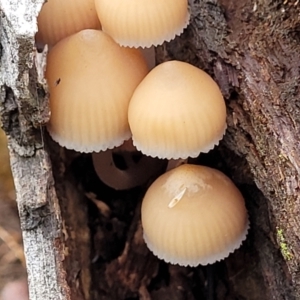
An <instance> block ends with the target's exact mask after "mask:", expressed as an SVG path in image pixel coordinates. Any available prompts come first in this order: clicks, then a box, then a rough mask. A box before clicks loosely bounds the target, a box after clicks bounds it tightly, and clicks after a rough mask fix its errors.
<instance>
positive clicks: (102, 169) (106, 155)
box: [92, 140, 167, 190]
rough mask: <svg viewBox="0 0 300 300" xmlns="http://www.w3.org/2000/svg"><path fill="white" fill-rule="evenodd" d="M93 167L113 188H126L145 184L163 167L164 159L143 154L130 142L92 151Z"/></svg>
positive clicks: (161, 170)
mask: <svg viewBox="0 0 300 300" xmlns="http://www.w3.org/2000/svg"><path fill="white" fill-rule="evenodd" d="M92 158H93V164H94V169H95V171H96V173H97V175H98V177H99V178H100V180H101V181H102V182H103V183H105V184H106V185H108V186H110V187H112V188H114V189H115V190H128V189H131V188H134V187H137V186H140V185H143V184H145V183H146V182H147V181H148V180H149V179H150V178H154V177H157V176H158V175H159V174H161V173H162V172H163V170H164V169H165V167H166V165H167V162H166V160H162V159H158V158H153V157H150V156H146V155H143V154H142V153H141V152H139V151H137V150H136V149H135V148H134V147H133V145H132V143H130V140H129V142H125V143H124V144H123V145H121V146H120V147H117V148H114V149H109V150H106V151H101V152H99V153H93V154H92Z"/></svg>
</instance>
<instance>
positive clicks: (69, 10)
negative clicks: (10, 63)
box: [36, 0, 101, 48]
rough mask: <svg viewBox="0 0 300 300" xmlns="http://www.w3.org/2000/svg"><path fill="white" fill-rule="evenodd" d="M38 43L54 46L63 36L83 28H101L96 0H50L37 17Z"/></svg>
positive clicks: (39, 45) (41, 46) (40, 46)
mask: <svg viewBox="0 0 300 300" xmlns="http://www.w3.org/2000/svg"><path fill="white" fill-rule="evenodd" d="M37 22H38V32H37V34H36V43H37V45H38V47H39V48H43V46H44V45H45V44H48V45H49V46H50V47H51V46H54V45H55V44H56V43H57V42H58V41H60V40H62V39H63V38H65V37H67V36H69V35H71V34H73V33H76V32H78V31H80V30H83V29H101V24H100V22H99V18H98V16H97V13H96V9H95V3H94V0H84V1H82V0H64V1H62V0H48V1H46V2H45V3H44V5H43V6H42V9H41V11H40V13H39V15H38V18H37Z"/></svg>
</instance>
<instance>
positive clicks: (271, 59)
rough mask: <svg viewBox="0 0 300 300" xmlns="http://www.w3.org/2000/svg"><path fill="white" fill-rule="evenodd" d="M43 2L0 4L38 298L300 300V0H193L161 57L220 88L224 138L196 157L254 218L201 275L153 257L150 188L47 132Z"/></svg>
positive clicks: (4, 104) (3, 66)
mask: <svg viewBox="0 0 300 300" xmlns="http://www.w3.org/2000/svg"><path fill="white" fill-rule="evenodd" d="M42 2H43V0H39V1H34V2H33V1H30V0H22V1H17V0H0V8H1V48H0V59H1V60H0V74H1V75H0V76H1V77H0V86H1V106H0V107H1V117H2V123H3V128H4V130H5V131H6V134H7V135H8V139H9V149H10V157H11V166H12V171H13V176H14V180H15V186H16V192H17V202H18V208H19V214H20V219H21V227H22V231H23V238H24V248H25V255H26V260H27V269H28V276H29V290H30V299H34V300H42V299H43V300H45V299H49V300H50V299H53V300H54V299H55V300H57V299H61V300H65V299H72V300H73V299H75V300H76V299H78V300H94V299H95V300H96V299H97V300H101V299H103V300H104V299H105V300H106V299H107V300H114V299H116V300H120V299H153V300H155V299H172V300H177V299H178V300H179V299H188V300H189V299H209V300H211V299H220V300H221V299H222V300H224V299H226V300H227V299H228V300H231V299H232V300H233V299H249V300H258V299H259V300H261V299H262V297H263V299H278V300H281V299H282V300H283V299H287V300H293V299H300V280H299V274H300V273H299V271H300V270H299V263H300V243H299V237H300V228H299V225H300V214H299V207H300V206H299V202H300V198H299V173H300V157H299V151H298V149H299V146H300V145H299V139H298V136H299V121H300V112H299V101H297V100H298V99H299V96H300V90H299V82H300V59H299V53H300V4H298V1H296V0H293V1H291V0H285V1H283V0H257V1H256V2H253V1H251V0H243V1H235V0H219V1H217V0H210V1H209V0H201V1H199V0H191V1H190V11H191V23H190V25H189V27H188V28H187V30H185V32H184V34H183V35H181V36H180V37H178V38H176V39H175V40H174V41H172V42H170V43H166V44H164V45H163V46H161V47H158V48H157V49H156V59H157V62H158V63H160V62H162V61H165V60H169V59H178V60H182V61H186V62H189V63H192V64H193V65H195V66H198V67H200V68H202V69H204V70H206V71H207V72H208V73H209V74H211V75H212V76H213V77H214V78H215V79H216V81H217V82H218V84H219V86H220V88H221V90H222V92H223V95H224V97H225V98H226V104H227V122H228V130H227V133H226V136H225V138H224V140H223V141H222V142H221V144H220V146H219V147H217V148H216V149H215V150H214V151H212V152H211V153H209V154H207V155H200V157H199V158H197V159H195V160H191V161H192V162H195V163H202V164H206V165H210V166H213V167H217V168H218V169H221V170H223V171H224V172H225V173H227V174H228V175H229V176H230V177H231V178H232V179H233V180H234V181H235V183H236V184H237V185H238V186H239V187H240V189H241V191H242V192H243V194H244V196H245V199H246V203H247V207H248V210H249V218H250V222H251V230H250V232H249V235H248V239H247V240H246V242H245V243H244V244H243V246H242V247H241V248H240V249H239V250H238V251H236V252H235V253H233V254H232V255H230V256H229V258H228V259H226V260H224V261H222V262H219V263H217V264H214V265H213V266H209V267H201V266H200V267H197V268H183V267H179V266H172V265H168V264H165V263H164V262H160V261H159V260H158V259H157V258H155V257H154V256H153V255H152V254H151V253H150V252H149V251H148V250H147V248H146V246H145V244H144V242H143V239H142V229H141V225H140V209H139V208H140V201H141V199H142V197H143V194H144V193H145V190H146V188H147V185H145V186H142V187H138V188H136V189H133V190H130V191H125V192H117V191H114V190H112V189H110V188H108V187H107V186H105V185H104V184H103V183H101V182H100V181H99V180H98V179H97V177H96V174H95V172H94V170H93V167H92V161H91V156H90V155H86V154H85V155H80V154H78V153H75V152H73V151H69V150H65V149H63V148H61V147H59V146H58V145H57V144H56V143H54V142H53V141H52V140H51V139H50V138H49V136H48V134H47V132H46V131H45V130H44V127H43V125H44V124H45V123H46V122H47V121H48V119H49V111H48V95H47V87H46V84H45V80H44V79H43V70H44V67H45V57H46V52H45V53H37V51H36V49H35V46H34V34H35V32H36V30H37V28H36V16H37V15H38V12H39V10H40V8H41V5H42ZM148 184H149V183H148ZM262 295H263V296H262Z"/></svg>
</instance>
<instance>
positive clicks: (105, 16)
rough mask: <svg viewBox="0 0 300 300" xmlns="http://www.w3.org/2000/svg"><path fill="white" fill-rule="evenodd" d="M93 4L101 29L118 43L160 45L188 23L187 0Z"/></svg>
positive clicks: (107, 0) (100, 0) (103, 0)
mask: <svg viewBox="0 0 300 300" xmlns="http://www.w3.org/2000/svg"><path fill="white" fill-rule="evenodd" d="M95 5H96V10H97V13H98V16H99V19H100V20H101V24H102V27H103V30H104V31H105V32H107V33H108V34H109V35H110V36H112V37H113V39H114V40H115V41H116V42H117V43H119V44H120V45H122V46H129V47H150V46H152V45H154V46H157V45H160V44H162V43H163V42H164V41H170V40H172V39H174V38H175V36H176V35H179V34H181V33H182V32H183V30H184V28H185V27H186V26H187V25H188V22H189V12H188V1H187V0H175V1H174V0H164V1H161V0H152V1H148V0H143V1H141V0H138V1H137V0H132V1H122V0H96V1H95Z"/></svg>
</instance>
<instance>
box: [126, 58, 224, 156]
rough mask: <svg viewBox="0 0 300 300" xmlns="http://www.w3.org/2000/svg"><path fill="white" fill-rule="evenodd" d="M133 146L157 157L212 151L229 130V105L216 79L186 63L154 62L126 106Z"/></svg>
mask: <svg viewBox="0 0 300 300" xmlns="http://www.w3.org/2000/svg"><path fill="white" fill-rule="evenodd" d="M128 120H129V125H130V129H131V132H132V139H133V143H134V145H135V146H136V147H137V149H138V150H140V151H141V152H143V153H144V154H146V155H150V156H153V157H159V158H167V159H170V158H173V159H178V158H187V157H196V156H198V155H199V153H200V152H208V151H209V150H210V149H212V148H213V147H214V146H215V145H216V144H218V142H219V140H220V139H221V138H222V137H223V135H224V133H225V130H226V107H225V102H224V99H223V96H222V94H221V91H220V89H219V87H218V85H217V84H216V83H215V81H214V80H213V79H212V78H211V77H210V76H209V75H208V74H207V73H205V72H203V71H202V70H200V69H198V68H196V67H194V66H192V65H190V64H188V63H184V62H180V61H169V62H165V63H162V64H160V65H158V66H157V67H155V68H154V69H153V70H152V71H150V72H149V74H148V75H147V76H146V77H145V78H144V79H143V81H142V82H141V83H140V84H139V86H138V87H137V88H136V90H135V91H134V94H133V96H132V98H131V101H130V104H129V111H128Z"/></svg>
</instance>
